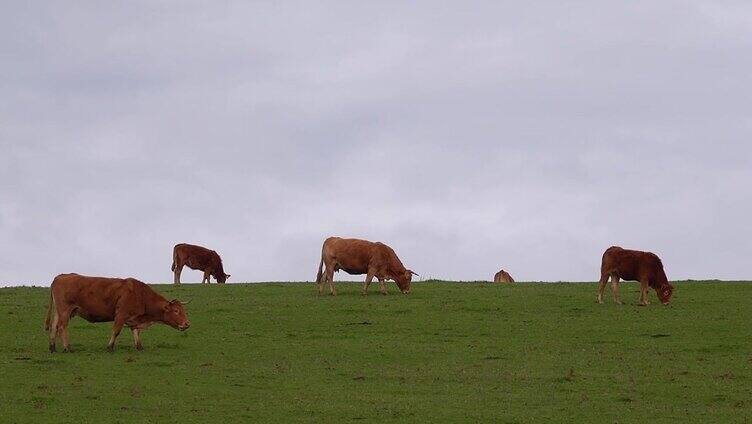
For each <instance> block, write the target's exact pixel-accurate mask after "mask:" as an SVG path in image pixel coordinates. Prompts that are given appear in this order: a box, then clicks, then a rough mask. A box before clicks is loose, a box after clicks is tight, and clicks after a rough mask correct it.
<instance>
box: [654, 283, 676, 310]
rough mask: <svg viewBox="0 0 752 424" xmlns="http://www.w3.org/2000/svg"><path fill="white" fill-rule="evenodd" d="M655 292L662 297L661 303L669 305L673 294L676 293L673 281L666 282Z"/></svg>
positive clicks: (659, 297)
mask: <svg viewBox="0 0 752 424" xmlns="http://www.w3.org/2000/svg"><path fill="white" fill-rule="evenodd" d="M655 293H656V294H657V295H658V299H660V301H661V303H663V304H664V305H668V302H669V301H670V300H671V295H672V294H673V293H674V286H672V285H671V283H665V284H663V285H661V286H660V287H658V288H657V289H656V291H655Z"/></svg>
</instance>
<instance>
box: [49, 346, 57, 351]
mask: <svg viewBox="0 0 752 424" xmlns="http://www.w3.org/2000/svg"><path fill="white" fill-rule="evenodd" d="M55 352H57V349H56V348H55V345H50V353H55Z"/></svg>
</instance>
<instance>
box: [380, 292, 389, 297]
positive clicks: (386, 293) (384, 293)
mask: <svg viewBox="0 0 752 424" xmlns="http://www.w3.org/2000/svg"><path fill="white" fill-rule="evenodd" d="M381 294H383V295H384V296H386V295H388V294H389V293H388V292H381Z"/></svg>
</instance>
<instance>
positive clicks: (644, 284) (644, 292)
mask: <svg viewBox="0 0 752 424" xmlns="http://www.w3.org/2000/svg"><path fill="white" fill-rule="evenodd" d="M648 304H650V301H648V280H647V279H645V278H643V279H642V280H640V306H647V305H648Z"/></svg>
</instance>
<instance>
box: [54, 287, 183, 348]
mask: <svg viewBox="0 0 752 424" xmlns="http://www.w3.org/2000/svg"><path fill="white" fill-rule="evenodd" d="M187 303H188V302H181V301H179V300H177V299H173V300H170V301H168V300H166V299H165V298H164V297H162V296H161V295H160V294H158V293H157V292H155V291H154V290H153V289H152V288H151V287H149V286H148V285H146V284H144V283H142V282H140V281H138V280H135V279H133V278H125V279H122V278H103V277H86V276H83V275H78V274H61V275H58V276H57V277H55V279H54V280H53V281H52V286H51V287H50V304H49V306H48V307H47V319H46V320H45V330H47V331H49V332H50V352H54V351H55V342H56V340H57V337H58V336H59V337H61V338H62V340H63V348H64V351H65V352H69V351H70V350H71V348H70V343H69V342H68V321H69V320H70V319H71V318H73V317H74V316H76V315H79V316H80V317H81V318H83V319H85V320H87V321H89V322H110V321H114V324H113V326H112V337H110V342H109V344H107V350H109V351H110V352H112V351H113V350H114V349H115V340H116V339H117V337H118V335H119V334H120V330H122V329H123V326H124V325H127V326H128V328H130V329H131V331H132V332H133V343H134V345H135V346H136V349H138V350H142V349H143V346H142V345H141V335H140V332H141V330H144V329H146V328H148V327H149V326H151V325H152V324H154V323H157V322H161V323H163V324H167V325H169V326H170V327H173V328H176V329H178V330H180V331H184V330H186V329H188V327H189V326H190V325H191V323H190V321H188V317H187V316H186V315H185V309H184V308H183V305H185V304H187ZM53 305H54V309H55V315H54V317H53V316H52V312H53Z"/></svg>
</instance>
